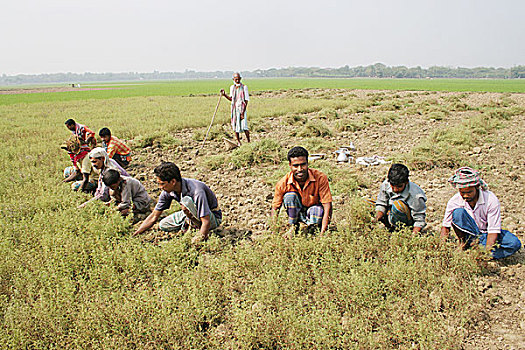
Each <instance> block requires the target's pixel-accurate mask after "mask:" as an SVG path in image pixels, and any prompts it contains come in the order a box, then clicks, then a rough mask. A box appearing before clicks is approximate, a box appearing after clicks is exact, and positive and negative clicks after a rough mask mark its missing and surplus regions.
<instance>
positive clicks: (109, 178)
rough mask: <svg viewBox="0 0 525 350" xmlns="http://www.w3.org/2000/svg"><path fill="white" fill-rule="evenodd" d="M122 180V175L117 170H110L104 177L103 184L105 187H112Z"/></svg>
mask: <svg viewBox="0 0 525 350" xmlns="http://www.w3.org/2000/svg"><path fill="white" fill-rule="evenodd" d="M119 179H120V173H119V172H118V171H117V170H115V169H108V170H106V172H105V173H104V175H103V176H102V182H104V185H106V186H111V185H114V184H116V183H117V182H118V180H119Z"/></svg>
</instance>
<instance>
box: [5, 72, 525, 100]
mask: <svg viewBox="0 0 525 350" xmlns="http://www.w3.org/2000/svg"><path fill="white" fill-rule="evenodd" d="M245 82H246V84H247V85H248V86H249V88H250V91H252V92H253V91H264V90H282V89H309V88H326V89H366V90H414V91H422V90H428V91H487V92H525V81H523V80H517V79H516V80H502V79H494V80H488V79H487V80H478V79H420V80H416V79H290V78H288V79H247V80H246V81H245ZM230 84H231V81H229V80H194V81H168V82H138V83H122V84H119V83H107V84H104V83H86V84H82V87H83V88H87V87H93V88H104V87H106V88H113V89H112V90H93V91H72V92H60V93H33V94H16V95H0V105H6V104H16V103H34V102H59V101H76V100H87V99H109V98H119V97H139V96H188V95H200V94H214V93H218V91H219V90H220V89H221V88H224V89H227V88H228V86H229V85H230ZM54 86H58V85H54ZM62 86H67V85H66V84H64V85H62ZM11 88H13V87H11Z"/></svg>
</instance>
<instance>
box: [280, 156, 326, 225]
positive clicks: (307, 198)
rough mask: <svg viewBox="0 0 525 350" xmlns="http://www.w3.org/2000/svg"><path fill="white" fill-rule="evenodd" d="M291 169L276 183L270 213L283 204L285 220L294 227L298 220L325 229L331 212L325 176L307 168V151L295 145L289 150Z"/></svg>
mask: <svg viewBox="0 0 525 350" xmlns="http://www.w3.org/2000/svg"><path fill="white" fill-rule="evenodd" d="M288 163H289V165H290V170H291V171H290V172H289V173H288V174H287V175H286V176H284V177H283V178H282V179H281V180H279V182H278V183H277V185H276V186H275V196H274V197H273V202H272V213H271V216H272V217H274V216H276V215H278V212H279V208H280V207H281V205H283V204H284V207H285V209H286V213H287V214H288V219H289V220H288V221H289V223H290V224H291V225H293V226H295V229H297V227H298V224H299V222H303V223H306V224H307V225H308V226H320V228H321V233H324V232H326V230H327V228H328V224H329V223H330V219H331V216H332V194H331V193H330V186H329V185H328V178H327V176H326V175H325V174H323V173H322V172H320V171H319V170H315V169H309V168H308V151H307V150H306V149H304V148H303V147H294V148H292V149H291V150H290V151H289V152H288Z"/></svg>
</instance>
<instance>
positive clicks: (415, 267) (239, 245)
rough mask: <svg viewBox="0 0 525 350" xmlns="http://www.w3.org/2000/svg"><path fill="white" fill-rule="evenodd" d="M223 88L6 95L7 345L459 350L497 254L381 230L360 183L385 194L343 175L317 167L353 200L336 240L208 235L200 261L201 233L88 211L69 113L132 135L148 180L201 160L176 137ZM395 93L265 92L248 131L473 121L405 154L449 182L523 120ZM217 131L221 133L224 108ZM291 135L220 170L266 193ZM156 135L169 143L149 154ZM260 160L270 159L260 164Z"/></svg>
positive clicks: (322, 142) (483, 87)
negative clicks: (471, 155) (170, 159)
mask: <svg viewBox="0 0 525 350" xmlns="http://www.w3.org/2000/svg"><path fill="white" fill-rule="evenodd" d="M247 84H249V86H250V88H251V89H252V91H258V90H275V89H292V88H296V89H305V88H344V89H358V88H360V89H396V90H397V89H401V90H412V89H413V90H453V91H502V92H508V91H520V92H525V83H524V82H522V81H510V80H509V81H504V80H499V81H496V80H494V81H491V80H490V81H489V80H472V81H470V80H431V81H430V80H421V81H415V80H353V79H348V80H335V79H327V80H320V79H317V80H305V79H284V80H278V79H275V80H247ZM228 85H229V82H228V81H194V82H166V83H144V84H137V85H136V86H130V85H123V86H122V89H120V90H105V91H85V92H83V91H82V92H81V91H78V92H64V93H37V94H26V95H0V147H1V149H2V152H0V212H1V214H2V215H1V217H0V328H1V329H2V331H1V332H0V348H28V349H52V348H56V349H61V348H94V349H122V348H140V349H143V348H144V349H158V348H163V349H167V348H175V349H190V348H191V349H213V348H232V349H331V348H334V349H347V348H350V349H374V348H378V349H379V348H381V349H392V348H396V349H410V348H419V349H431V348H448V349H459V348H461V343H462V341H463V339H464V338H465V337H466V335H467V334H468V330H469V326H470V325H471V324H472V322H474V321H473V320H474V318H475V315H476V314H477V312H478V311H479V295H478V294H477V293H476V286H475V283H474V280H475V277H476V275H477V274H479V273H480V271H482V268H481V266H480V264H479V262H480V261H483V260H484V259H485V258H486V256H485V255H484V254H483V252H481V251H477V250H474V251H471V252H470V254H465V253H463V252H459V251H456V250H454V249H453V248H451V247H450V246H449V245H444V244H440V243H439V239H438V238H437V237H435V236H434V235H422V236H415V235H413V234H412V233H411V231H410V230H401V231H399V232H396V233H394V234H390V233H388V232H387V231H386V230H384V229H382V228H381V227H377V226H374V225H373V224H372V223H371V222H370V213H369V208H367V207H365V206H364V203H363V201H362V200H361V199H360V198H358V196H357V193H358V192H357V188H358V187H360V186H361V187H365V186H374V187H375V186H376V184H370V180H367V179H364V180H363V179H361V178H359V177H358V176H357V175H355V174H354V173H353V172H352V171H350V170H348V169H340V168H337V169H334V168H333V167H331V165H330V164H329V163H328V162H326V163H319V164H320V166H321V167H323V170H324V171H326V172H327V173H329V175H330V177H331V178H332V180H331V181H332V184H331V186H332V185H333V189H334V193H335V194H337V195H338V196H343V197H344V199H345V202H344V204H343V205H341V206H339V207H337V208H336V209H335V213H336V215H338V218H339V221H338V223H337V224H338V226H337V230H335V231H334V232H332V233H331V235H327V236H322V237H303V236H301V237H296V238H294V239H292V240H287V239H284V238H282V237H281V235H280V234H279V233H281V232H273V231H270V230H267V231H266V233H265V235H263V236H262V237H259V239H256V240H253V241H250V240H248V239H246V240H242V241H240V242H236V243H235V244H231V243H230V242H228V241H226V240H223V239H221V238H220V237H217V236H215V235H213V236H212V237H211V239H210V240H209V241H208V242H207V243H206V244H205V245H204V247H203V248H201V249H200V250H199V249H196V248H195V247H193V246H191V244H190V241H191V232H190V233H189V234H186V235H185V236H183V237H175V238H173V239H171V240H167V241H165V242H163V243H162V244H160V245H155V244H152V243H148V242H143V241H141V240H140V239H139V238H134V237H131V236H130V233H131V232H132V231H133V227H132V226H131V224H130V222H129V221H128V220H126V219H123V218H122V217H121V216H120V215H119V214H118V213H116V212H115V211H113V210H110V209H111V208H107V207H105V206H103V205H102V204H101V203H97V204H96V205H93V206H88V207H86V208H84V209H83V210H78V209H77V205H78V204H80V203H82V202H83V201H84V200H86V196H87V195H85V194H79V193H74V192H72V191H71V190H70V188H69V186H68V185H66V184H63V183H62V182H61V180H62V171H63V169H64V167H65V166H67V165H69V158H68V157H67V155H66V154H65V152H64V151H62V150H61V149H59V145H60V143H61V142H62V141H64V139H65V138H67V137H68V134H69V133H68V131H67V130H66V128H65V127H64V121H65V120H66V119H68V118H71V117H72V118H74V119H76V120H77V121H79V122H81V123H84V124H86V125H88V126H90V127H91V128H93V130H95V131H97V130H99V129H100V128H101V127H103V126H109V127H110V128H111V129H112V130H113V132H114V133H115V134H116V135H118V136H119V137H122V138H125V139H129V140H134V141H135V142H134V147H135V149H134V150H135V151H136V153H137V154H140V157H139V156H137V157H136V158H134V162H135V163H140V164H141V165H144V167H145V168H146V170H141V171H144V172H145V173H146V174H147V176H150V175H151V168H148V167H150V165H151V164H150V163H152V162H153V161H151V157H153V152H155V151H158V153H161V154H162V153H163V152H165V153H166V154H170V155H172V156H174V157H179V158H177V159H180V160H181V161H182V160H187V157H186V156H187V155H188V154H190V152H191V153H192V154H193V151H194V150H193V149H192V150H186V152H187V153H185V154H180V153H178V152H183V150H182V149H183V147H182V146H184V145H183V142H182V141H181V140H180V139H178V138H177V136H180V134H177V133H180V132H181V130H183V129H184V132H186V133H188V134H190V133H192V134H197V133H200V134H201V135H202V133H203V130H204V128H205V126H207V124H208V123H209V118H210V116H211V112H212V111H213V109H214V108H215V104H216V102H217V96H199V95H201V94H205V95H206V94H215V93H216V92H218V90H219V89H220V88H226V87H227V86H228ZM83 86H89V85H83ZM294 93H295V92H294ZM297 93H298V94H302V92H301V91H297ZM190 94H192V95H195V96H190ZM328 95H330V94H328ZM393 95H394V94H391V95H386V94H383V93H372V94H370V96H366V97H363V98H358V97H356V96H355V95H352V94H348V95H345V96H337V97H333V96H332V97H333V98H328V97H327V96H325V95H323V92H320V93H319V95H312V96H303V97H301V98H300V97H293V94H291V95H290V96H282V97H279V98H277V97H274V98H271V97H268V98H254V99H253V100H252V101H251V102H250V107H249V108H250V110H249V111H250V112H249V113H250V122H251V123H252V124H251V125H253V126H254V128H261V130H262V129H264V127H266V124H268V123H269V121H270V120H271V121H273V122H276V123H277V122H279V123H281V124H277V125H276V127H275V129H274V130H275V132H278V131H279V129H281V128H282V129H284V128H285V127H291V126H293V127H296V128H297V130H298V133H297V135H298V136H297V138H296V136H295V134H294V135H291V134H288V135H285V136H286V138H290V139H293V140H299V141H300V142H304V143H305V144H306V143H309V144H310V145H312V148H313V147H317V148H318V149H321V151H327V150H330V147H332V146H333V145H335V141H333V140H331V139H330V136H331V135H332V134H331V133H334V131H333V130H337V131H338V132H354V131H359V130H365V129H366V128H372V127H377V126H389V125H390V124H392V123H393V122H394V121H395V120H396V118H401V116H400V115H401V114H403V115H405V114H406V115H409V117H407V119H410V118H411V119H416V118H423V120H424V121H425V123H430V121H429V120H430V119H432V120H434V121H433V123H439V122H441V121H443V125H444V124H445V123H446V122H447V121H448V118H450V116H449V114H450V113H452V114H453V113H456V112H457V113H464V112H465V113H466V117H465V118H464V119H463V121H462V122H460V123H459V125H460V128H459V129H454V130H452V129H451V128H450V127H448V126H443V127H441V128H439V129H437V128H436V130H435V132H434V133H431V134H430V135H429V136H428V138H426V139H423V140H422V141H421V144H420V149H416V147H414V149H416V150H417V154H414V152H413V151H412V149H409V150H408V151H407V152H406V153H403V154H400V155H399V157H400V158H402V159H404V160H405V161H407V162H408V163H409V164H410V165H411V166H412V167H413V168H416V167H418V168H419V169H427V168H428V169H435V168H437V169H438V170H443V169H445V170H446V171H447V172H448V171H450V169H449V168H448V167H450V166H451V165H452V166H456V165H457V164H459V163H460V162H462V161H464V160H465V159H466V158H465V157H466V156H465V155H464V153H465V151H466V150H467V149H470V148H471V147H472V146H475V145H477V144H478V143H479V142H481V140H487V135H489V136H490V133H491V132H494V131H495V130H499V129H501V128H504V127H509V126H511V125H512V123H513V120H512V118H514V117H515V116H517V115H522V114H523V108H522V107H521V106H519V105H517V103H516V102H514V101H513V100H512V98H510V97H508V96H503V95H502V96H500V97H499V100H498V101H495V102H494V101H492V102H493V103H492V102H491V103H492V104H491V103H488V104H486V105H482V106H481V105H480V106H470V105H467V104H466V103H465V102H463V101H462V98H463V97H460V96H447V97H445V98H446V100H445V98H444V99H443V100H440V101H438V100H437V99H436V98H434V97H432V96H430V97H429V101H426V100H425V101H419V100H417V98H416V97H417V96H408V97H401V96H393ZM301 96H302V95H301ZM424 97H425V98H426V96H424ZM401 110H403V113H401V112H399V111H401ZM449 111H452V112H449ZM468 113H472V115H470V114H468ZM398 114H399V115H398ZM279 118H282V121H281V120H280V119H279ZM425 118H426V119H425ZM277 119H279V120H277ZM451 120H452V119H451ZM216 124H217V125H219V126H221V125H225V126H227V124H228V105H227V103H223V104H222V105H221V107H220V109H219V113H218V117H217V119H216ZM436 125H437V124H436ZM323 127H324V128H325V129H323ZM267 128H268V127H267ZM191 129H194V130H191ZM188 130H190V131H188ZM315 131H319V133H320V135H319V136H318V137H312V138H309V139H307V138H301V137H302V136H301V133H302V132H304V133H305V134H306V135H307V134H308V133H310V132H315ZM465 135H466V136H465ZM282 139H284V137H282V138H281V139H280V140H275V139H274V138H272V137H268V138H267V139H263V140H260V141H258V142H254V143H253V144H252V145H245V146H243V147H241V148H240V149H239V150H237V151H235V152H232V153H231V154H218V155H217V156H216V158H214V159H215V161H216V164H213V166H214V167H216V168H218V172H215V173H212V174H213V176H223V177H225V178H224V179H223V180H224V181H226V182H236V181H239V178H238V177H236V176H237V175H238V174H237V173H235V172H234V171H235V169H233V170H232V168H233V167H234V166H237V167H238V168H244V169H246V173H248V172H249V171H251V172H252V173H256V174H258V175H259V178H257V181H259V182H258V183H260V184H264V183H266V182H272V183H273V182H274V180H275V173H276V172H277V173H278V172H279V171H281V170H282V169H286V166H287V163H286V161H285V159H284V158H282V157H281V159H280V161H281V164H280V165H279V164H273V163H272V162H271V161H272V160H270V161H266V160H265V159H264V157H263V155H264V152H265V151H266V150H268V152H270V151H271V152H275V153H276V154H278V155H281V154H282V153H283V149H282V146H281V144H279V143H278V141H279V142H281V141H282ZM152 140H154V141H156V144H157V146H158V147H159V148H157V149H154V148H152V147H150V148H145V147H146V146H147V145H151V144H152V143H153V142H150V141H152ZM299 141H298V142H299ZM264 147H266V148H264ZM323 147H324V148H323ZM214 151H215V150H214ZM256 151H257V152H260V154H261V156H260V157H259V158H257V159H253V157H251V158H250V156H251V155H253V153H254V152H256ZM148 152H150V153H148ZM155 159H157V158H155ZM421 159H423V160H424V161H421ZM278 161H279V159H278ZM468 161H470V160H468ZM229 162H231V163H232V164H233V165H232V166H231V167H230V166H229ZM192 164H193V163H192ZM188 166H189V165H188ZM192 167H194V168H195V169H197V170H198V172H200V173H202V174H208V173H210V171H211V170H210V169H209V164H206V162H205V159H200V160H197V161H196V162H195V164H194V165H192ZM425 167H426V168H425ZM439 167H441V168H439ZM383 175H384V174H383ZM183 176H184V174H183ZM429 176H430V175H429ZM261 186H263V185H261ZM217 190H218V191H223V189H220V188H219V189H217ZM274 231H278V228H274Z"/></svg>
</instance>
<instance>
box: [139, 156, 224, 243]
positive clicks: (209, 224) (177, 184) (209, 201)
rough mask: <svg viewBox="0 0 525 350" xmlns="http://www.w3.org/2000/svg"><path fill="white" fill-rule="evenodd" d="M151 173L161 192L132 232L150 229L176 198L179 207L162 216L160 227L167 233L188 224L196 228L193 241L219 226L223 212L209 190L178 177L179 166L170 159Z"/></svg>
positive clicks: (178, 229)
mask: <svg viewBox="0 0 525 350" xmlns="http://www.w3.org/2000/svg"><path fill="white" fill-rule="evenodd" d="M154 172H155V175H156V176H157V183H158V185H159V188H160V189H162V193H161V194H160V197H159V201H158V202H157V205H156V206H155V209H154V210H153V212H152V213H151V214H150V215H149V216H148V217H147V218H146V220H144V222H143V223H142V224H141V225H140V227H139V228H138V229H137V231H135V233H134V234H133V235H134V236H135V235H139V234H141V233H143V232H145V231H146V230H148V229H150V228H151V227H152V226H153V225H154V224H155V223H156V222H157V220H158V219H159V218H160V215H161V214H162V212H163V211H164V210H166V209H169V207H170V206H171V202H172V201H173V199H175V200H176V201H177V202H179V203H180V206H181V209H182V210H180V211H178V212H176V213H173V214H171V215H169V216H167V217H165V218H164V219H162V220H161V221H160V223H159V228H160V229H161V230H162V231H166V232H179V231H182V232H185V231H187V230H188V229H189V227H190V226H191V227H194V228H196V229H198V230H199V232H198V233H197V234H196V235H195V236H194V237H193V239H192V243H194V244H198V243H200V242H202V241H205V240H207V239H208V236H209V233H210V230H213V229H215V228H216V227H218V226H219V225H220V224H221V221H222V212H221V210H220V209H219V208H218V207H219V204H218V201H217V197H216V196H215V194H214V193H213V192H212V190H211V189H210V188H209V187H208V186H207V185H206V184H204V183H203V182H201V181H198V180H194V179H187V178H183V177H181V174H180V170H179V168H178V167H177V166H176V165H175V164H174V163H171V162H167V163H162V164H160V165H159V166H157V167H156V168H155V170H154Z"/></svg>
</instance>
